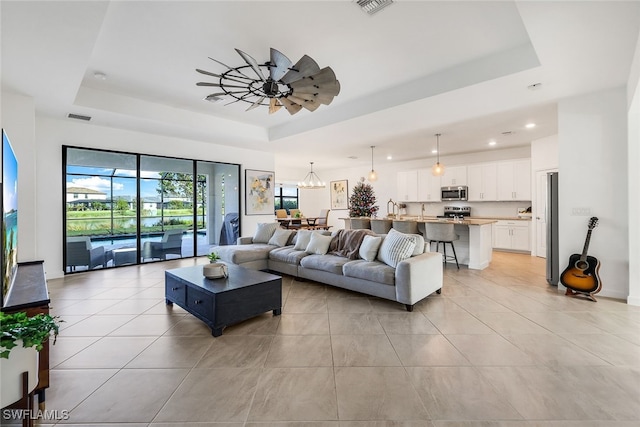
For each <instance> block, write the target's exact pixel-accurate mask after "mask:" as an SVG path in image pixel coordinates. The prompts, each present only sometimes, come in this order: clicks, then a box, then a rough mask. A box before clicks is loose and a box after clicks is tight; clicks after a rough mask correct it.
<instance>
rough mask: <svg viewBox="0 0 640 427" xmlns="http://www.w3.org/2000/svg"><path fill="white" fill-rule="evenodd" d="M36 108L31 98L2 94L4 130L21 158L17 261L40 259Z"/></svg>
mask: <svg viewBox="0 0 640 427" xmlns="http://www.w3.org/2000/svg"><path fill="white" fill-rule="evenodd" d="M34 115H35V105H34V102H33V99H32V98H30V97H28V96H23V95H18V94H14V93H8V92H6V93H5V92H3V93H2V116H1V117H2V119H1V120H2V127H3V128H4V129H5V131H6V132H7V136H8V137H9V140H10V141H11V146H12V147H13V149H14V151H15V153H16V158H17V159H18V186H19V187H20V188H19V189H18V242H19V244H18V262H26V261H35V260H40V259H42V258H40V257H39V256H40V255H39V254H38V253H37V251H36V212H37V202H36V184H35V183H36V180H35V176H36V164H35V155H36V151H37V150H36V141H35V132H34Z"/></svg>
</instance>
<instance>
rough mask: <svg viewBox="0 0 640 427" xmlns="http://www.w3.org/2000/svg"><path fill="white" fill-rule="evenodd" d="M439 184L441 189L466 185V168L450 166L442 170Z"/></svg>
mask: <svg viewBox="0 0 640 427" xmlns="http://www.w3.org/2000/svg"><path fill="white" fill-rule="evenodd" d="M440 182H441V184H442V186H443V187H454V186H456V185H467V167H466V166H452V167H445V168H444V175H442V177H441V179H440Z"/></svg>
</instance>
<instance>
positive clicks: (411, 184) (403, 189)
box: [397, 170, 418, 202]
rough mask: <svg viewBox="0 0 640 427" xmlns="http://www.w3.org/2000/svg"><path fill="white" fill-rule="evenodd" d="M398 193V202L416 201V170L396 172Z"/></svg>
mask: <svg viewBox="0 0 640 427" xmlns="http://www.w3.org/2000/svg"><path fill="white" fill-rule="evenodd" d="M397 179H398V187H397V188H398V193H397V198H398V201H400V202H416V201H418V171H417V170H413V171H402V172H398V178H397Z"/></svg>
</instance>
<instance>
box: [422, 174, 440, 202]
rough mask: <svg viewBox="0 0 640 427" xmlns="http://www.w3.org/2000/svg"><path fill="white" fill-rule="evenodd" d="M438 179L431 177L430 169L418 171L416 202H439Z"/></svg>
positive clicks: (437, 177)
mask: <svg viewBox="0 0 640 427" xmlns="http://www.w3.org/2000/svg"><path fill="white" fill-rule="evenodd" d="M440 187H441V185H440V177H439V176H433V174H432V173H431V169H418V201H419V202H439V201H440Z"/></svg>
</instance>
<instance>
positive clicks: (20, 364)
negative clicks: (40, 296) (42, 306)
mask: <svg viewBox="0 0 640 427" xmlns="http://www.w3.org/2000/svg"><path fill="white" fill-rule="evenodd" d="M59 322H60V321H59V320H58V318H57V317H52V316H50V315H48V314H37V315H35V316H31V317H29V316H27V313H25V312H17V313H9V314H7V313H2V312H0V371H2V384H1V387H2V399H1V401H0V407H3V408H4V407H5V406H7V405H10V404H12V403H14V402H16V401H18V400H19V399H20V398H21V397H22V380H21V379H20V376H21V374H22V373H23V372H28V373H29V390H33V389H35V387H36V386H37V385H38V352H39V351H40V350H42V348H43V346H44V344H45V343H46V342H47V341H48V340H49V337H51V336H52V335H53V338H54V341H53V342H54V344H55V339H56V337H57V336H58V331H59V329H60V323H59Z"/></svg>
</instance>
